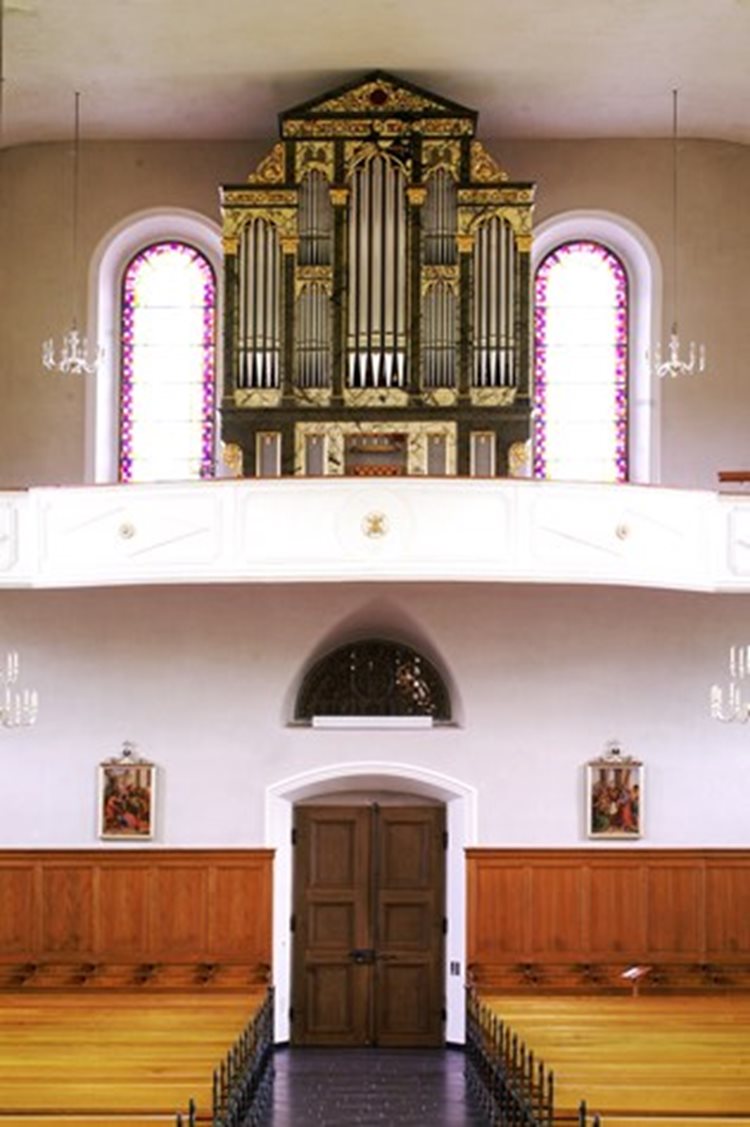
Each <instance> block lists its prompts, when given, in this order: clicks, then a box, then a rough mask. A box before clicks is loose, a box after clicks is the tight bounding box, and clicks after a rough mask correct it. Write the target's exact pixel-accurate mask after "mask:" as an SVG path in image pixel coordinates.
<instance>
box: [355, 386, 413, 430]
mask: <svg viewBox="0 0 750 1127" xmlns="http://www.w3.org/2000/svg"><path fill="white" fill-rule="evenodd" d="M344 403H345V404H346V406H347V407H407V406H408V404H409V393H408V391H404V390H403V388H400V387H347V388H344ZM389 425H390V424H389Z"/></svg>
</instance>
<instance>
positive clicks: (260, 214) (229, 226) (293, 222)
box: [224, 207, 299, 239]
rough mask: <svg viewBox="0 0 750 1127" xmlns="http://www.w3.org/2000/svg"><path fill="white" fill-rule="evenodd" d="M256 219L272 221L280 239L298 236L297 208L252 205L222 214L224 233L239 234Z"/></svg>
mask: <svg viewBox="0 0 750 1127" xmlns="http://www.w3.org/2000/svg"><path fill="white" fill-rule="evenodd" d="M256 219H263V220H265V221H266V223H272V224H273V226H274V227H275V228H276V230H277V231H278V233H279V237H280V238H281V239H296V238H297V237H298V234H299V232H298V230H297V209H296V208H295V209H294V211H292V210H291V209H290V208H286V207H253V208H248V209H247V210H243V211H240V212H231V213H230V214H228V215H225V216H224V235H225V236H230V237H231V236H232V235H238V234H241V233H242V232H243V231H244V230H245V228H246V227H249V226H250V225H251V223H254V222H255V220H256Z"/></svg>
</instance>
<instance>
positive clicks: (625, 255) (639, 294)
mask: <svg viewBox="0 0 750 1127" xmlns="http://www.w3.org/2000/svg"><path fill="white" fill-rule="evenodd" d="M575 239H592V240H594V241H596V242H601V243H604V244H605V245H606V246H608V247H610V248H611V249H612V250H613V251H614V252H615V254H616V255H617V256H618V258H620V259H621V261H622V263H623V265H624V267H625V270H626V272H627V275H628V281H629V283H630V381H629V400H630V407H629V463H630V481H632V482H639V483H642V484H648V483H651V484H655V483H658V481H659V480H660V476H661V464H660V443H659V436H660V433H661V425H660V411H661V396H660V385H659V380H658V377H656V376H654V375H653V372H652V370H651V363H650V358H651V357H652V356H653V354H654V346H655V343H656V340H657V339H658V334H659V328H660V326H661V306H662V266H661V259H660V258H659V253H658V251H657V249H656V247H655V245H654V243H653V242H652V240H651V239H650V237H649V236H648V235H647V234H646V232H645V231H644V230H643V229H642V228H641V227H639V226H638V224H637V223H634V222H633V221H632V219H628V218H627V217H626V216H624V215H617V214H616V213H615V212H610V211H597V210H592V211H586V210H583V209H581V210H574V211H564V212H560V213H559V214H558V215H552V216H550V217H549V218H548V219H545V220H544V222H543V223H540V224H539V226H538V227H535V228H534V242H533V249H532V255H531V264H532V270H533V272H534V273H536V268H537V266H538V265H539V263H540V262H541V261H542V259H543V258H544V257H545V256H546V255H547V254H549V252H550V251H552V250H554V249H555V247H557V246H559V245H560V244H561V243H566V242H570V241H572V240H575Z"/></svg>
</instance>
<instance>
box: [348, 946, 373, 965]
mask: <svg viewBox="0 0 750 1127" xmlns="http://www.w3.org/2000/svg"><path fill="white" fill-rule="evenodd" d="M349 958H350V959H351V960H352V962H354V963H356V964H357V966H360V967H361V966H369V965H370V964H371V963H374V962H375V948H374V947H355V948H354V950H353V951H350V952H349Z"/></svg>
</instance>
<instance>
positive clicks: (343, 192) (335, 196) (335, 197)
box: [328, 188, 349, 207]
mask: <svg viewBox="0 0 750 1127" xmlns="http://www.w3.org/2000/svg"><path fill="white" fill-rule="evenodd" d="M328 195H329V196H330V199H331V206H332V207H346V205H347V204H348V202H349V189H348V188H331V189H330V191H329V193H328Z"/></svg>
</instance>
